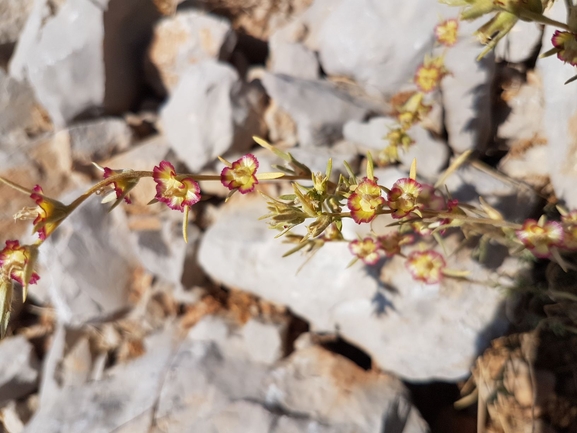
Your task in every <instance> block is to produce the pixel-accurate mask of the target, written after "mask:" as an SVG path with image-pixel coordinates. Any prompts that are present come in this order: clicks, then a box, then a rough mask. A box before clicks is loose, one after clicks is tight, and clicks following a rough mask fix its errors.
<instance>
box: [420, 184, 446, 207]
mask: <svg viewBox="0 0 577 433" xmlns="http://www.w3.org/2000/svg"><path fill="white" fill-rule="evenodd" d="M421 187H422V189H421V192H420V193H419V197H418V200H417V201H418V202H419V204H420V205H422V208H423V209H427V210H434V211H441V210H444V209H445V207H446V203H445V197H443V196H442V195H441V194H440V193H439V191H437V189H436V188H435V187H434V186H433V185H428V184H424V185H421Z"/></svg>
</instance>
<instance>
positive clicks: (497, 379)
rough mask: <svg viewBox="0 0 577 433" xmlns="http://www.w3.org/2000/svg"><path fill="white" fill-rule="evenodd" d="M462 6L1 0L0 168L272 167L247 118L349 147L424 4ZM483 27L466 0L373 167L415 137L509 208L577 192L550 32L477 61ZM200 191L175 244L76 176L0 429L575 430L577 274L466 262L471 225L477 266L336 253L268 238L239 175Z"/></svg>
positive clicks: (382, 93)
mask: <svg viewBox="0 0 577 433" xmlns="http://www.w3.org/2000/svg"><path fill="white" fill-rule="evenodd" d="M557 3H558V4H556V5H555V6H554V8H553V9H552V10H551V11H550V14H551V16H558V17H560V16H561V15H562V13H563V5H562V2H560V1H558V2H557ZM457 14H458V11H457V10H456V9H451V8H449V7H447V6H444V5H440V4H438V3H437V2H436V1H435V0H413V1H410V2H398V1H393V0H381V1H379V2H374V1H370V0H264V1H260V0H185V1H178V0H138V1H137V0H18V1H11V0H0V66H1V68H0V175H1V176H4V177H7V178H10V179H12V180H14V181H16V182H18V183H20V184H22V185H25V186H27V187H32V186H34V185H35V184H40V185H42V187H43V189H44V191H45V193H46V194H47V195H48V196H51V197H55V198H58V199H60V200H61V201H63V202H69V201H71V200H72V199H73V198H75V197H76V196H78V194H79V193H80V192H81V191H83V190H85V189H87V188H88V186H89V185H91V184H93V183H94V182H95V181H96V180H97V179H99V173H98V172H97V171H96V170H94V168H93V167H92V165H91V162H92V161H96V162H98V163H99V164H100V165H102V166H108V167H111V168H114V169H121V168H131V169H137V170H151V169H152V167H153V166H154V165H157V164H158V163H159V162H160V161H161V160H163V159H167V160H170V161H172V162H173V163H174V164H175V165H176V166H177V167H179V168H180V169H182V170H190V171H195V172H207V173H212V172H217V171H220V169H221V168H222V165H221V164H220V163H219V162H218V161H217V160H216V157H217V156H219V155H225V156H226V157H227V158H228V159H230V160H233V159H235V158H236V157H238V156H240V155H241V154H243V153H245V152H247V151H251V152H253V153H255V155H257V156H258V158H259V160H260V162H261V168H263V169H266V168H267V167H268V168H270V167H271V166H272V165H273V164H277V163H279V161H277V160H276V159H275V158H274V157H273V156H272V155H269V154H268V153H267V152H265V151H263V150H264V149H260V150H259V149H257V148H256V146H255V144H254V142H253V141H252V139H251V136H253V135H259V136H263V137H267V138H268V139H269V140H270V141H271V142H272V143H274V144H276V145H278V146H281V147H285V148H291V153H292V154H293V155H295V157H296V158H298V159H299V160H302V161H304V162H305V163H307V164H308V165H309V166H310V167H311V168H312V169H314V170H322V171H324V168H325V165H326V162H327V160H328V158H329V157H332V158H333V166H334V167H335V168H336V169H342V164H343V162H348V163H349V164H350V165H351V166H352V167H354V168H357V169H358V168H360V167H362V166H363V163H364V158H365V155H366V153H367V151H372V152H378V150H380V149H381V148H383V147H384V145H385V142H384V141H383V139H382V138H383V136H384V135H385V134H386V133H387V131H388V127H389V126H390V125H391V123H392V122H393V118H392V114H391V99H392V98H393V97H394V96H395V95H397V94H398V93H399V92H402V91H407V90H411V89H412V84H411V77H412V76H413V74H414V71H415V69H416V67H417V66H418V65H419V63H420V62H421V61H422V59H423V56H424V54H426V53H428V52H430V50H431V49H432V48H433V42H434V40H433V28H434V26H435V25H436V24H437V23H438V22H439V17H445V18H449V17H455V16H457ZM478 24H479V23H473V24H471V23H462V25H461V29H460V34H461V38H460V40H459V42H458V43H457V45H456V46H455V47H453V48H451V50H450V51H449V52H448V54H447V58H446V63H447V67H448V68H449V70H450V71H451V75H450V76H448V77H447V78H445V80H444V81H443V84H442V89H441V90H440V91H439V92H437V93H436V94H435V95H434V99H435V108H434V110H433V111H432V113H431V114H430V115H429V117H428V119H427V122H425V123H424V124H423V125H422V126H418V127H414V128H413V130H412V131H411V133H412V135H413V137H414V138H415V140H416V144H415V146H413V147H412V148H411V150H410V151H409V152H408V153H407V154H405V155H403V157H402V161H401V162H400V164H398V165H396V166H392V167H391V166H389V167H381V168H378V169H377V170H376V175H377V176H378V177H379V180H380V181H381V183H383V184H385V185H392V184H393V183H394V181H395V180H397V179H398V178H400V177H405V176H406V173H407V171H408V168H409V165H410V163H411V161H412V160H413V158H417V161H418V172H419V176H420V177H421V178H422V179H423V180H425V181H430V182H434V181H435V180H436V179H437V178H438V176H439V174H440V173H441V172H442V171H443V170H444V169H445V168H447V166H448V164H449V161H450V159H451V157H452V156H454V155H458V154H460V153H462V152H464V151H466V150H469V149H470V150H473V151H474V152H475V155H476V160H475V162H473V163H471V164H468V165H466V166H464V167H462V168H461V169H460V170H459V171H457V172H456V173H454V174H453V175H452V176H451V177H450V178H449V179H448V180H447V185H448V187H449V189H450V190H451V192H452V194H453V195H454V197H456V198H458V199H460V200H462V201H470V202H474V203H478V197H479V196H483V198H484V199H485V200H487V202H488V203H490V204H491V205H492V206H494V207H495V208H497V209H499V210H500V211H501V212H502V213H503V214H504V215H505V216H506V217H507V218H508V219H510V220H513V221H522V220H523V219H525V218H527V217H531V216H535V215H539V214H540V213H541V212H543V210H545V211H546V212H550V213H552V212H554V206H553V205H554V204H555V203H557V202H561V203H565V204H566V205H567V206H568V207H570V208H576V207H577V189H576V188H574V185H575V182H576V180H577V161H576V159H575V158H576V155H577V152H576V146H577V138H576V130H575V120H574V119H575V116H576V113H577V85H575V84H572V85H567V86H564V85H563V82H564V81H566V80H567V79H568V78H570V77H571V76H572V75H574V71H573V68H572V67H570V66H567V65H563V64H562V63H561V62H560V61H558V60H557V59H556V58H555V57H550V58H547V59H538V54H539V53H540V51H541V45H542V44H543V47H544V48H545V49H548V48H549V45H548V44H549V41H550V39H551V34H552V30H551V29H542V28H540V27H538V26H536V25H534V24H531V23H524V22H521V23H519V24H518V26H517V27H516V28H515V29H514V31H513V32H511V34H510V35H509V36H508V37H507V38H506V40H505V41H504V43H502V44H500V46H499V47H498V49H497V50H496V52H495V53H491V54H490V55H489V56H487V57H486V58H485V59H484V60H483V61H481V62H476V61H475V57H476V56H477V54H478V53H479V52H480V50H481V47H480V46H479V45H478V43H477V42H476V41H475V40H474V39H473V38H472V36H471V35H472V33H473V31H474V30H475V29H476V27H477V26H478ZM201 187H202V189H203V191H204V193H205V195H206V196H207V197H208V199H207V200H204V201H202V202H201V203H199V204H198V205H196V206H195V207H194V208H193V212H192V216H191V222H190V225H189V238H190V239H189V242H188V244H185V243H184V242H183V240H182V237H181V231H180V230H181V229H180V224H181V220H180V218H181V215H180V213H178V212H173V211H170V210H168V209H166V207H165V206H161V205H159V204H156V205H152V206H147V203H148V202H149V201H150V199H151V198H152V197H153V196H154V194H155V192H154V184H153V183H152V181H150V182H147V180H146V179H145V180H143V181H141V182H140V184H139V185H138V186H137V188H136V189H135V190H134V192H133V193H132V201H133V204H132V205H122V206H119V207H118V208H117V209H115V210H114V211H113V212H111V213H110V214H108V213H107V208H106V207H105V206H103V205H101V204H100V203H99V200H98V199H97V198H94V199H92V200H90V201H88V202H87V203H86V204H85V205H83V206H82V207H81V208H80V209H79V210H78V211H77V212H76V213H74V214H73V215H72V216H71V217H70V218H68V219H67V220H66V222H65V223H64V224H63V225H62V226H61V227H60V228H59V229H58V231H57V232H55V233H54V235H53V236H51V238H50V239H49V240H48V241H47V242H46V243H45V244H44V245H43V246H42V250H41V254H40V263H39V269H38V270H39V273H40V275H41V280H40V281H39V284H38V285H36V286H33V287H32V288H31V291H30V293H29V298H28V300H27V301H26V303H25V304H22V303H17V305H14V306H13V313H12V317H13V322H12V325H11V327H10V329H9V333H8V337H7V338H6V339H5V340H4V341H2V342H1V343H0V431H5V432H7V433H20V432H28V433H64V432H70V433H76V432H103V433H104V432H106V433H109V432H117V433H118V432H131V433H132V432H135V433H138V432H220V433H225V432H226V433H229V432H239V433H240V432H243V433H245V432H246V433H260V432H263V433H265V432H270V433H273V432H274V433H281V432H282V433H293V432H295V433H296V432H326V433H328V432H342V433H345V432H346V433H353V432H359V433H365V432H366V433H369V432H370V433H373V432H375V433H376V432H384V433H421V432H423V433H424V432H429V431H430V432H439V433H453V432H458V433H461V432H462V433H469V432H476V431H479V432H483V431H484V432H495V433H516V432H521V433H529V432H534V433H537V432H544V433H545V432H547V433H549V432H557V433H575V432H577V371H576V368H577V337H575V331H577V323H576V322H577V316H576V311H577V310H576V309H575V301H576V300H577V286H575V283H574V282H575V278H574V277H575V274H574V273H569V274H566V273H564V272H563V271H561V270H560V269H557V268H556V267H555V266H553V265H548V264H547V263H545V262H538V263H536V264H533V263H529V262H523V261H520V260H519V259H518V258H514V257H510V256H508V255H507V253H506V252H505V251H502V250H500V249H498V248H493V249H491V250H490V251H489V254H488V255H486V256H487V257H488V259H486V260H484V261H483V262H481V261H479V260H476V259H475V258H474V257H472V255H473V256H474V252H475V251H476V245H474V244H467V245H465V246H463V247H462V248H461V249H460V250H459V252H458V253H457V254H455V255H453V256H451V257H450V258H448V261H449V263H450V265H451V267H454V268H458V269H467V270H469V271H470V272H471V279H472V280H473V281H476V283H473V282H467V283H464V282H462V281H456V280H451V279H445V280H444V281H443V282H442V283H441V284H436V285H424V284H421V283H418V282H415V281H414V280H412V278H411V277H410V275H409V274H408V272H407V271H406V270H405V267H404V265H403V262H402V260H401V259H398V258H394V259H392V260H386V261H385V260H383V261H381V262H379V265H378V266H376V267H364V266H362V265H361V264H359V263H357V264H356V265H354V266H352V267H347V265H348V263H349V262H350V260H351V254H350V252H349V251H348V248H347V246H346V245H344V244H338V243H335V244H327V245H326V246H325V247H324V248H323V249H322V250H320V251H319V252H318V253H317V254H315V255H314V256H312V257H308V258H307V257H305V256H303V255H299V254H295V255H292V256H289V257H287V258H282V257H281V256H282V255H283V253H284V252H286V251H287V249H288V248H289V247H288V246H287V245H286V244H283V243H282V242H281V240H279V239H274V235H275V233H274V232H272V231H271V230H269V229H268V228H267V225H266V223H265V222H264V221H259V220H258V218H259V217H260V216H262V215H263V214H264V213H265V212H266V207H265V204H264V201H263V200H262V198H261V197H260V196H259V195H258V194H253V195H249V196H242V197H237V196H235V197H233V199H232V200H230V201H228V202H227V203H226V204H225V203H224V198H225V196H226V193H227V191H225V190H224V188H222V187H221V186H219V185H211V184H202V185H201ZM263 188H264V191H266V192H268V193H270V194H274V193H277V192H278V191H280V190H282V189H283V188H284V187H283V186H282V185H280V186H279V187H278V189H277V187H276V186H275V187H273V186H270V185H268V186H263ZM0 202H1V208H0V209H1V211H0V233H1V234H2V236H1V239H0V240H2V241H4V240H6V239H15V238H18V239H22V240H24V241H25V240H26V239H31V238H30V234H29V229H30V227H29V225H28V224H25V223H22V222H14V220H13V218H12V215H13V214H15V213H16V212H17V211H19V210H20V209H21V208H22V207H24V206H30V205H31V204H32V203H31V200H30V199H29V198H28V197H27V196H26V195H23V194H21V193H19V192H16V191H13V190H11V189H9V188H7V187H5V186H0ZM387 222H388V221H387V220H386V219H384V220H382V221H379V222H377V223H375V225H374V227H373V229H375V230H376V229H379V227H380V229H383V230H384V229H385V228H384V226H385V225H386V224H387ZM344 230H345V231H346V233H348V234H351V237H352V236H354V233H355V232H359V230H360V229H359V227H358V226H357V225H355V224H354V223H351V224H348V225H345V228H344ZM365 230H368V229H365ZM359 233H360V232H359ZM447 242H449V243H451V242H453V243H454V244H455V245H456V244H457V242H458V240H457V239H451V238H449V239H448V240H447ZM305 262H306V263H305ZM303 265H304V266H303Z"/></svg>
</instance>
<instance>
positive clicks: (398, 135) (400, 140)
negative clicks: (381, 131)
mask: <svg viewBox="0 0 577 433" xmlns="http://www.w3.org/2000/svg"><path fill="white" fill-rule="evenodd" d="M385 139H386V140H388V142H389V145H391V146H395V147H402V148H403V149H405V150H407V149H408V148H409V146H410V145H411V144H413V143H414V142H415V140H413V139H412V138H411V136H410V135H409V134H407V131H406V130H404V129H403V128H395V129H393V130H391V131H389V133H388V134H387V135H386V136H385Z"/></svg>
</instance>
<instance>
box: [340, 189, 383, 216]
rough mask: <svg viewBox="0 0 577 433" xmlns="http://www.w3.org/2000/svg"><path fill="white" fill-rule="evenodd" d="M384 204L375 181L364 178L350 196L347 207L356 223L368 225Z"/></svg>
mask: <svg viewBox="0 0 577 433" xmlns="http://www.w3.org/2000/svg"><path fill="white" fill-rule="evenodd" d="M384 204H385V199H384V197H382V196H381V188H380V187H379V185H377V182H376V181H375V179H368V178H364V179H363V180H362V181H361V183H359V184H358V185H357V186H356V188H355V191H354V192H353V193H352V194H351V195H350V197H349V199H348V201H347V205H348V207H349V209H350V210H351V217H352V218H353V220H354V221H355V222H356V223H357V224H360V223H368V222H370V221H372V220H373V219H374V218H375V216H376V215H377V211H378V210H379V209H380V208H381V207H382V206H383V205H384Z"/></svg>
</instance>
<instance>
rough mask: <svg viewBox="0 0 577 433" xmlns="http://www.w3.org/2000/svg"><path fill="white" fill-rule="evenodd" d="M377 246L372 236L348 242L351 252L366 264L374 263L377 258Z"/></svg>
mask: <svg viewBox="0 0 577 433" xmlns="http://www.w3.org/2000/svg"><path fill="white" fill-rule="evenodd" d="M378 248H379V246H378V245H377V244H376V243H375V241H374V240H373V239H372V238H364V239H363V240H356V241H352V242H350V243H349V249H350V250H351V253H353V254H354V255H355V256H357V257H358V258H359V259H361V260H362V261H363V262H364V263H366V264H367V265H374V264H375V263H377V261H378V260H379V250H378Z"/></svg>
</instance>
